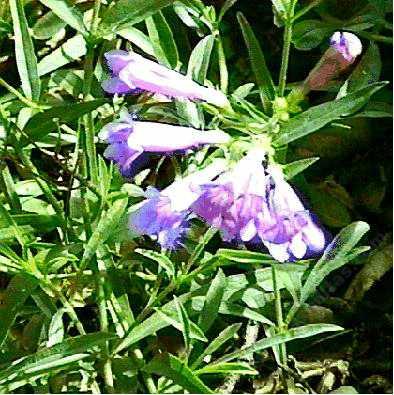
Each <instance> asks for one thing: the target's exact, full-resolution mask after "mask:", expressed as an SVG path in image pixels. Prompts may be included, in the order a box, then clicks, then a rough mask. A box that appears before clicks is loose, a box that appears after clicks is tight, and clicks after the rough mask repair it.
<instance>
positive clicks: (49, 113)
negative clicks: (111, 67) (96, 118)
mask: <svg viewBox="0 0 394 395" xmlns="http://www.w3.org/2000/svg"><path fill="white" fill-rule="evenodd" d="M106 102H107V101H106V100H105V99H97V100H91V101H89V102H85V103H71V104H64V105H60V106H54V107H52V108H50V109H48V110H46V111H43V112H40V113H38V114H36V115H34V116H33V117H32V118H30V119H29V121H28V123H27V124H26V126H25V128H24V131H25V132H26V133H27V134H28V135H29V136H30V138H31V139H32V140H33V141H37V140H39V139H41V138H43V137H44V136H46V135H47V134H49V133H51V132H53V131H54V130H56V128H57V125H58V124H62V123H67V122H70V121H73V120H75V119H77V118H79V117H80V116H82V115H84V114H86V113H88V112H91V111H93V110H95V109H96V108H98V107H100V106H101V105H103V104H105V103H106Z"/></svg>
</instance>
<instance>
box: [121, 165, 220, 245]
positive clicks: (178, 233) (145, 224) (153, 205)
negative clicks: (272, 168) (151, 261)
mask: <svg viewBox="0 0 394 395" xmlns="http://www.w3.org/2000/svg"><path fill="white" fill-rule="evenodd" d="M224 169H225V161H224V160H220V159H218V160H216V161H215V162H213V163H212V164H211V165H209V166H207V167H206V168H205V169H203V170H200V171H197V172H195V173H193V174H191V175H189V176H187V177H185V178H183V179H179V180H176V181H175V182H174V183H172V184H171V185H170V186H168V187H167V188H165V189H164V190H163V191H161V192H159V191H158V190H157V189H155V188H152V187H150V188H148V189H147V191H146V198H147V199H146V200H145V201H144V202H143V203H142V204H141V205H140V207H138V208H137V209H136V210H135V211H134V212H132V213H131V214H130V217H129V228H130V230H131V231H132V232H133V233H135V234H138V235H148V236H151V237H156V238H157V241H158V243H159V244H160V245H161V246H162V248H165V249H173V248H175V247H177V246H178V245H179V244H180V240H181V238H182V235H183V234H184V233H185V232H186V230H187V217H188V216H189V214H190V206H191V205H192V204H193V203H194V202H195V201H196V199H198V197H199V195H198V193H196V192H195V189H196V187H197V185H199V184H200V183H205V182H208V181H210V180H212V179H213V178H214V177H216V176H217V175H218V174H219V173H221V172H223V171H224Z"/></svg>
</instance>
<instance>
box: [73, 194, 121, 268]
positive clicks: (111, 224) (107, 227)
mask: <svg viewBox="0 0 394 395" xmlns="http://www.w3.org/2000/svg"><path fill="white" fill-rule="evenodd" d="M126 205H127V198H122V199H118V200H116V201H115V202H114V204H113V205H112V206H111V207H110V208H109V209H108V211H107V212H106V213H105V214H104V215H102V217H101V218H100V221H99V223H98V224H97V227H96V229H95V230H94V232H93V234H92V236H91V237H90V239H89V241H88V243H87V245H86V247H85V251H84V253H83V256H82V261H81V264H80V270H81V271H82V270H83V269H84V268H85V267H86V265H87V264H88V263H89V261H90V259H91V258H92V257H93V256H94V255H95V254H96V252H97V250H98V248H99V247H100V246H101V245H103V244H104V243H105V242H106V240H107V239H108V238H109V237H110V236H111V234H112V232H113V230H114V229H115V228H116V226H118V225H119V222H120V220H121V218H122V216H123V215H124V213H125V210H126Z"/></svg>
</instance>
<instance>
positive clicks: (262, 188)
mask: <svg viewBox="0 0 394 395" xmlns="http://www.w3.org/2000/svg"><path fill="white" fill-rule="evenodd" d="M264 157H265V154H264V152H263V151H262V150H259V149H254V150H252V151H250V152H249V153H248V154H247V155H246V156H245V157H244V158H243V159H241V160H240V161H239V162H238V163H237V164H236V166H235V167H234V169H233V170H231V171H228V172H226V173H224V174H222V175H221V176H220V177H219V178H218V179H217V180H216V181H215V182H211V183H208V184H205V185H202V186H200V191H201V195H200V197H199V198H198V199H197V200H196V202H195V203H194V204H193V206H192V210H193V211H194V212H195V213H196V214H198V215H199V216H201V217H202V218H204V219H205V220H206V221H207V222H208V223H209V224H210V225H212V226H214V227H217V228H219V229H220V230H221V231H222V235H223V238H224V239H225V240H228V241H231V240H236V241H244V242H247V241H252V240H254V239H255V238H256V236H257V237H258V238H260V240H261V241H262V242H263V243H264V245H265V246H266V247H267V248H268V250H269V252H270V254H271V255H272V256H273V257H274V258H275V259H276V260H278V261H281V262H284V261H288V260H294V259H301V258H304V257H306V256H309V255H314V254H319V253H320V252H322V251H323V249H324V246H325V237H324V233H323V231H322V230H321V229H320V228H319V227H318V226H317V225H316V224H315V223H314V221H313V220H312V217H311V215H310V214H309V212H308V211H307V210H305V208H304V206H303V205H302V203H301V201H300V200H299V198H298V197H297V195H296V194H295V192H294V191H293V189H292V188H291V186H290V185H289V184H288V183H287V182H286V181H285V180H284V178H283V174H282V172H281V170H279V169H277V168H274V167H272V166H271V167H268V168H267V169H266V168H264V166H263V165H262V161H263V160H264Z"/></svg>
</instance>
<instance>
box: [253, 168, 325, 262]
mask: <svg viewBox="0 0 394 395" xmlns="http://www.w3.org/2000/svg"><path fill="white" fill-rule="evenodd" d="M267 171H268V175H269V186H268V194H267V200H266V204H267V206H266V207H264V210H263V215H261V216H260V218H259V219H260V224H259V226H258V234H259V236H260V239H261V240H262V242H263V243H264V245H265V246H266V247H267V248H268V250H269V252H270V254H271V255H272V256H273V257H274V258H275V259H277V260H278V261H281V262H284V261H288V260H294V259H301V258H304V257H308V256H313V255H318V254H319V253H321V252H322V251H323V250H324V247H325V245H326V240H325V236H324V233H323V231H322V230H321V229H320V228H319V227H318V226H317V225H316V223H315V222H314V220H313V218H312V216H311V214H310V213H309V211H308V210H305V208H304V206H303V204H302V203H301V201H300V199H299V198H298V196H297V195H296V193H295V192H294V190H293V188H292V187H291V186H290V185H289V184H288V183H287V182H286V181H285V179H284V177H283V173H282V171H281V170H280V169H278V168H274V167H269V168H268V170H267Z"/></svg>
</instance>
